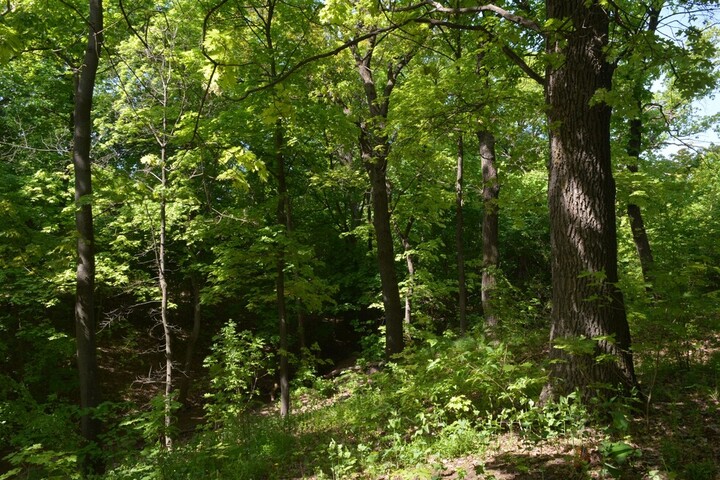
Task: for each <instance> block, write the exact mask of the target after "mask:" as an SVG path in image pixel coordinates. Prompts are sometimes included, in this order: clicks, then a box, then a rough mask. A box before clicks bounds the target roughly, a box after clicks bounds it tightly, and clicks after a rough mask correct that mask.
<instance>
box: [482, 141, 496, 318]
mask: <svg viewBox="0 0 720 480" xmlns="http://www.w3.org/2000/svg"><path fill="white" fill-rule="evenodd" d="M477 137H478V142H479V146H480V159H481V161H482V174H483V207H484V208H483V226H482V237H483V273H482V292H481V301H482V307H483V313H484V314H485V324H486V325H487V326H489V327H495V326H496V325H497V323H498V319H497V317H496V316H495V311H494V307H493V291H494V290H495V286H496V284H497V279H496V278H495V273H496V271H497V268H498V266H499V264H500V255H499V253H498V241H499V237H498V235H499V233H498V196H499V194H500V184H499V183H498V176H497V167H496V166H495V137H494V136H493V134H492V133H490V132H488V131H479V132H477Z"/></svg>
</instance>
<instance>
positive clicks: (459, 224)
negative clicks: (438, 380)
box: [455, 133, 467, 334]
mask: <svg viewBox="0 0 720 480" xmlns="http://www.w3.org/2000/svg"><path fill="white" fill-rule="evenodd" d="M464 163H465V148H464V145H463V136H462V133H460V134H459V135H458V141H457V171H456V176H455V251H456V255H457V271H458V320H459V322H460V334H465V332H466V331H467V282H466V281H465V242H464V240H463V231H464V230H465V222H464V219H463V183H464V178H463V177H464V173H465V172H464Z"/></svg>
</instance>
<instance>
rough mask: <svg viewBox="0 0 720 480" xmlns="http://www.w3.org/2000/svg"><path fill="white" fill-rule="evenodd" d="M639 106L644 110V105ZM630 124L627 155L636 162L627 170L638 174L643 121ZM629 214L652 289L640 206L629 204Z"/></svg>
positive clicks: (643, 272) (634, 237) (639, 120)
mask: <svg viewBox="0 0 720 480" xmlns="http://www.w3.org/2000/svg"><path fill="white" fill-rule="evenodd" d="M639 103H640V102H638V104H639ZM638 106H639V107H640V108H642V105H638ZM629 123H630V137H629V139H628V146H627V153H628V156H629V157H630V159H631V160H633V161H634V162H633V163H629V164H628V165H627V168H628V170H629V171H630V172H631V173H637V171H638V160H639V158H640V152H641V150H642V146H641V145H642V119H641V118H639V117H638V118H633V119H632V120H630V122H629ZM627 214H628V218H629V219H630V229H631V231H632V236H633V241H634V242H635V250H637V254H638V257H639V258H640V268H641V270H642V275H643V280H645V285H646V288H647V289H650V288H651V287H650V285H651V284H652V274H651V273H650V271H651V270H652V266H653V263H654V259H653V254H652V250H651V249H650V239H649V238H648V234H647V230H645V221H644V220H643V216H642V211H641V210H640V206H639V205H636V204H634V203H629V204H628V206H627Z"/></svg>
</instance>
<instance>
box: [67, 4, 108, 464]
mask: <svg viewBox="0 0 720 480" xmlns="http://www.w3.org/2000/svg"><path fill="white" fill-rule="evenodd" d="M89 9H90V13H89V17H88V27H89V28H88V29H89V33H88V43H87V49H86V50H85V57H84V59H83V63H82V65H81V66H80V68H79V69H78V71H77V72H76V74H75V81H76V83H75V111H74V114H73V124H74V132H73V166H74V170H75V203H76V210H75V225H76V228H77V233H78V238H77V256H78V266H77V277H76V278H77V290H76V301H75V332H76V333H75V338H76V342H77V361H78V371H79V374H80V407H81V408H82V409H83V414H82V417H81V430H82V435H83V437H84V438H85V439H86V440H87V441H88V442H89V443H96V442H97V441H98V435H99V433H100V428H101V426H100V423H99V421H98V420H97V419H96V418H95V417H94V416H93V414H92V409H93V408H95V407H97V406H98V404H99V403H100V389H99V384H98V378H97V360H96V348H95V297H94V295H95V245H94V238H95V232H94V229H93V213H92V175H91V164H92V162H91V159H90V143H91V139H92V100H93V90H94V88H95V77H96V73H97V69H98V64H99V60H100V51H101V49H102V45H103V7H102V0H90V2H89ZM82 463H83V465H82V468H83V470H84V471H85V472H87V473H96V472H98V471H100V470H101V469H102V462H101V460H100V459H99V458H97V457H95V458H86V459H85V460H83V462H82Z"/></svg>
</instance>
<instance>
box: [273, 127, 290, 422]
mask: <svg viewBox="0 0 720 480" xmlns="http://www.w3.org/2000/svg"><path fill="white" fill-rule="evenodd" d="M284 146H285V138H284V127H283V124H282V120H280V119H278V120H277V122H276V123H275V166H276V169H277V170H276V175H277V182H278V205H277V222H278V225H280V226H281V227H282V228H283V229H284V230H285V234H286V235H287V234H289V233H290V213H289V211H290V208H289V198H288V191H287V183H286V179H285V157H284V155H283V148H284ZM276 291H277V309H278V321H279V329H280V369H279V375H280V416H281V417H283V418H285V417H287V416H288V415H289V414H290V369H289V365H288V326H287V308H286V303H285V245H284V244H281V245H280V246H279V251H278V260H277V270H276Z"/></svg>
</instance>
